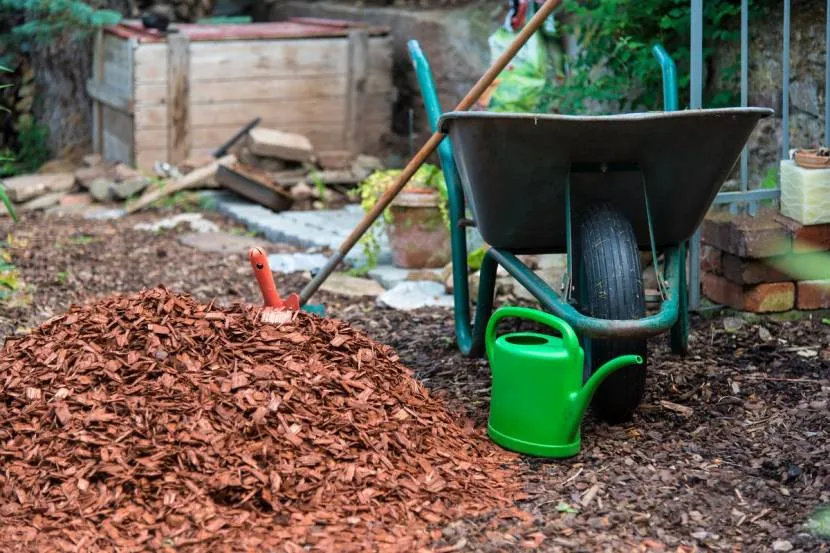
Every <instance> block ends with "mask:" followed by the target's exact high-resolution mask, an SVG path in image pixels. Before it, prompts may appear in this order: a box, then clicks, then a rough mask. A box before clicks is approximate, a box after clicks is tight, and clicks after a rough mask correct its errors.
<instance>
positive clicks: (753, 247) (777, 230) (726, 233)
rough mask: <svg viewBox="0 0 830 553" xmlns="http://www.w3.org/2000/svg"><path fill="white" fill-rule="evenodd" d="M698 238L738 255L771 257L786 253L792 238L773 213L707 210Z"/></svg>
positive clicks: (768, 211) (790, 245) (789, 248)
mask: <svg viewBox="0 0 830 553" xmlns="http://www.w3.org/2000/svg"><path fill="white" fill-rule="evenodd" d="M701 241H702V242H703V243H706V244H708V245H710V246H714V247H715V248H718V249H720V250H722V251H724V252H728V253H731V254H733V255H736V256H738V257H751V258H761V257H772V256H776V255H783V254H786V253H789V251H790V250H791V248H792V237H791V235H790V233H789V231H788V230H787V229H786V228H784V227H782V226H781V224H780V223H778V222H777V221H776V220H775V212H773V211H770V210H763V211H759V213H758V215H757V216H755V217H752V216H750V215H744V214H741V215H731V214H729V213H728V212H725V211H724V212H712V213H709V214H708V215H707V216H706V217H705V218H704V220H703V223H702V224H701Z"/></svg>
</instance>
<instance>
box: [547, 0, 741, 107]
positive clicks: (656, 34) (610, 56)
mask: <svg viewBox="0 0 830 553" xmlns="http://www.w3.org/2000/svg"><path fill="white" fill-rule="evenodd" d="M564 9H565V10H566V11H567V12H569V13H570V14H571V17H570V19H569V20H567V21H566V22H563V23H561V24H560V30H561V31H563V32H565V33H567V34H569V35H571V36H574V37H575V38H576V40H577V42H578V45H579V52H578V54H577V55H576V57H575V59H571V60H569V74H568V75H567V77H566V79H565V82H564V83H562V85H561V86H559V87H556V88H555V89H554V90H552V92H551V93H552V95H553V105H554V106H556V109H557V111H560V112H564V113H585V112H592V113H597V112H607V113H614V112H624V111H629V110H640V109H660V108H661V104H660V103H659V100H660V96H661V94H662V76H661V73H660V69H659V65H658V64H657V61H656V60H655V58H654V56H653V54H652V51H651V47H652V45H653V44H654V43H656V42H659V43H660V44H662V45H663V46H664V47H665V48H666V50H667V51H668V52H669V54H670V55H671V56H672V59H673V60H674V62H675V64H676V65H677V75H678V90H679V93H680V98H679V103H680V106H681V107H682V106H683V105H688V101H689V97H688V89H689V69H688V68H689V61H690V51H689V44H690V22H691V7H690V4H689V2H688V0H643V1H641V2H637V3H635V4H632V3H631V2H628V1H626V0H589V1H587V2H581V1H580V2H577V1H576V0H565V2H564ZM739 14H740V4H739V3H737V2H731V1H729V0H710V1H708V2H704V3H703V23H704V36H705V37H706V42H705V43H704V46H703V58H704V64H706V63H708V62H709V61H710V60H711V58H712V54H713V52H714V50H715V48H717V49H719V50H721V49H722V48H723V44H724V43H727V42H734V41H736V40H737V39H738V38H739V36H740V34H739V31H738V30H737V28H736V27H735V26H734V25H731V26H728V25H727V23H730V22H731V21H732V19H733V18H734V17H735V16H737V15H739ZM736 58H737V56H736ZM738 67H739V65H738V60H737V59H736V60H735V61H734V63H732V64H730V65H729V66H728V67H726V68H724V69H723V73H724V79H723V80H724V81H725V82H730V81H728V80H727V79H728V77H729V76H730V75H732V76H734V75H735V74H736V73H737V69H738ZM731 82H735V79H732V80H731ZM736 93H737V91H736V90H715V91H710V93H709V96H708V97H707V98H704V103H706V104H707V105H708V106H710V107H721V106H724V105H728V104H732V103H734V102H735V100H736V98H737V95H736ZM600 106H602V107H600Z"/></svg>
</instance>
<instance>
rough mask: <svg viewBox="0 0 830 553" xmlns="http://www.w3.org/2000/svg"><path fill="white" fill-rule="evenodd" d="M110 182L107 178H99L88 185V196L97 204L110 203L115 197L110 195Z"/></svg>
mask: <svg viewBox="0 0 830 553" xmlns="http://www.w3.org/2000/svg"><path fill="white" fill-rule="evenodd" d="M112 184H113V182H112V180H111V179H109V178H107V177H99V178H96V179H95V180H93V181H92V182H91V183H89V193H90V195H91V196H92V197H93V198H95V199H96V200H98V201H99V202H111V201H112V200H113V199H114V198H115V195H114V194H113V193H112Z"/></svg>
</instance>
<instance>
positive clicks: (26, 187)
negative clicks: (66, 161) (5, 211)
mask: <svg viewBox="0 0 830 553" xmlns="http://www.w3.org/2000/svg"><path fill="white" fill-rule="evenodd" d="M3 185H4V186H5V188H6V194H7V195H8V197H9V199H10V200H11V201H12V202H15V203H23V202H25V201H27V200H31V199H33V198H37V197H38V196H42V195H43V194H47V193H49V192H68V191H70V190H72V187H73V186H75V175H74V174H72V173H49V174H32V175H21V176H18V177H10V178H7V179H3Z"/></svg>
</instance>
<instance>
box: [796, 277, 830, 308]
mask: <svg viewBox="0 0 830 553" xmlns="http://www.w3.org/2000/svg"><path fill="white" fill-rule="evenodd" d="M796 307H797V308H798V309H804V310H812V309H830V280H802V281H800V282H798V283H796Z"/></svg>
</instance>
